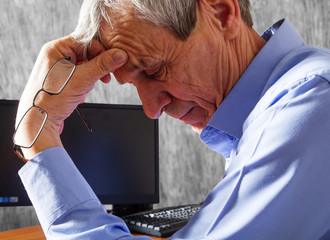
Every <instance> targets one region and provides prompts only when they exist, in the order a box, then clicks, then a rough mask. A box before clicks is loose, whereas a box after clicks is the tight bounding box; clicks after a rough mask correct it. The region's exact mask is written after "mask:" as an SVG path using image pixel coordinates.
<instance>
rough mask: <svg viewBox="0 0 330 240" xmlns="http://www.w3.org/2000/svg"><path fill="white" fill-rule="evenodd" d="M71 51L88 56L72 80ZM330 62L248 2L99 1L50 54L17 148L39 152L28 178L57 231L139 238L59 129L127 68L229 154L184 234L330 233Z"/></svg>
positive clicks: (45, 221) (25, 104)
mask: <svg viewBox="0 0 330 240" xmlns="http://www.w3.org/2000/svg"><path fill="white" fill-rule="evenodd" d="M65 56H70V57H71V62H73V63H76V64H77V66H76V69H75V71H74V73H73V75H72V76H71V74H72V72H73V71H72V70H73V68H74V67H75V65H73V64H70V61H69V60H68V59H63V57H65ZM59 59H61V60H60V62H59V63H58V62H57V63H56V64H55V66H56V70H57V69H58V70H59V71H58V72H57V71H56V74H55V76H54V75H52V74H50V75H49V76H48V77H47V84H46V83H45V84H42V82H43V79H44V77H45V75H46V74H47V72H48V71H49V69H50V68H51V66H52V65H53V64H54V63H55V62H56V61H57V60H59ZM86 60H88V61H86ZM82 62H83V63H82ZM55 66H54V69H55ZM329 66H330V53H329V51H328V50H326V49H322V48H315V47H306V46H304V42H303V41H302V39H301V38H300V37H299V35H298V34H297V33H296V32H295V31H294V30H293V28H292V27H291V26H290V24H289V23H288V22H287V21H286V20H282V21H279V22H278V23H276V24H275V25H273V26H272V27H271V28H270V29H269V30H268V31H266V32H265V34H264V35H263V36H262V37H260V36H259V35H258V34H257V33H256V32H255V31H254V30H253V28H252V20H251V16H250V13H249V1H248V0H185V1H181V0H176V1H175V0H159V1H157V0H155V1H146V0H134V1H133V0H123V1H111V0H103V1H102V0H86V1H85V2H84V4H83V6H82V10H81V15H80V19H79V23H78V26H77V28H76V31H75V32H74V34H73V36H68V37H65V38H63V39H59V40H56V41H54V42H51V43H48V44H46V45H45V46H44V48H43V49H42V51H41V53H40V54H39V57H38V59H37V62H36V64H35V67H34V69H33V71H32V74H31V77H30V79H29V82H28V85H27V87H26V90H25V91H24V93H23V96H22V98H21V101H20V105H19V109H18V114H17V125H18V129H17V132H16V136H15V139H16V140H15V141H17V142H20V141H23V142H25V143H30V144H25V145H28V146H26V147H25V146H23V144H17V145H19V146H23V147H19V146H16V147H15V151H16V152H17V153H18V154H19V155H20V156H21V157H22V158H24V160H26V161H28V162H27V163H26V165H25V166H24V167H23V168H22V169H21V170H20V176H21V178H22V181H23V183H24V185H25V187H26V189H27V191H28V193H29V196H30V198H31V201H32V203H33V204H34V207H35V209H36V211H37V214H38V217H39V219H40V222H41V224H42V227H43V229H44V231H45V234H46V235H47V237H48V238H54V239H62V238H63V239H121V238H122V239H129V238H133V237H132V236H131V235H130V233H129V231H128V230H127V227H126V226H125V224H124V223H123V222H122V221H121V220H120V219H119V218H117V217H115V216H111V215H108V214H107V213H106V211H105V210H104V208H103V207H102V206H101V204H100V202H99V201H98V200H97V199H96V197H95V195H94V193H93V192H92V190H91V189H90V188H89V186H88V185H87V183H86V182H85V181H84V179H83V178H82V177H81V175H80V174H79V173H78V171H77V169H76V168H75V167H74V166H73V164H72V162H71V159H70V157H69V156H68V155H67V153H66V152H65V150H64V149H63V147H62V144H61V141H60V137H59V135H60V132H61V129H62V127H63V121H64V119H65V118H66V117H68V116H69V115H70V114H71V112H72V111H73V110H74V109H75V108H76V106H77V105H78V104H79V103H81V102H83V101H84V99H85V97H86V95H87V93H88V92H89V91H90V90H91V89H92V88H93V85H94V83H95V82H96V81H97V80H98V79H101V80H102V81H103V82H108V81H109V80H110V78H109V72H113V73H114V75H115V76H116V79H117V80H118V81H119V82H120V83H123V84H126V83H130V84H133V85H134V86H135V87H136V89H137V91H138V93H139V96H140V98H141V101H142V103H143V108H144V111H145V113H146V114H147V115H148V116H149V117H150V118H158V117H159V116H160V115H161V114H162V113H163V112H165V113H166V114H169V115H170V116H172V117H174V118H178V119H179V120H181V121H182V122H184V123H187V124H190V125H191V126H192V127H193V129H194V130H195V131H197V132H200V134H201V139H202V140H203V141H204V142H205V143H206V144H207V145H208V146H209V147H210V148H211V149H213V150H215V151H217V152H219V153H221V154H223V155H224V156H225V157H226V158H227V170H226V174H225V176H224V178H223V180H222V181H221V182H220V183H219V184H218V185H217V186H216V187H215V188H214V190H213V191H212V192H211V193H210V195H209V196H208V197H207V199H206V200H205V201H204V204H203V206H202V207H201V210H200V211H199V212H198V213H197V214H196V215H195V216H194V217H193V218H192V219H191V220H190V222H189V223H188V224H187V225H186V226H185V227H184V228H183V229H182V230H180V231H179V232H177V233H176V234H175V235H174V236H173V237H172V238H173V239H328V237H329V234H330V231H329V230H330V206H329V202H330V191H329V190H328V184H329V182H330V174H329V172H330V157H329V156H330V148H329V145H330V134H329V132H330V111H328V109H329V106H330V85H329V81H330V67H329ZM70 77H71V78H70ZM58 79H62V80H61V81H60V83H58V81H59V80H58ZM67 79H70V80H69V81H66V80H67ZM48 85H49V86H48ZM57 85H58V86H57ZM41 89H42V90H41ZM31 106H34V107H32V110H29V111H28V113H26V112H27V109H28V108H29V107H31ZM46 113H47V114H48V118H45V117H44V116H45V114H46ZM22 119H23V120H22ZM38 121H39V122H40V123H39V124H38V123H37V122H38ZM42 122H44V126H43V128H42V129H41V131H39V130H40V126H41V125H42ZM36 136H37V138H36ZM21 150H22V152H21ZM29 159H30V160H29ZM141 238H143V239H145V238H147V237H141Z"/></svg>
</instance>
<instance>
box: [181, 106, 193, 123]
mask: <svg viewBox="0 0 330 240" xmlns="http://www.w3.org/2000/svg"><path fill="white" fill-rule="evenodd" d="M193 109H194V108H191V109H190V110H189V111H188V112H186V113H185V114H183V115H182V116H181V117H179V118H178V119H179V120H180V121H181V122H183V123H185V124H190V125H191V124H194V123H196V120H194V119H193V118H192V117H191V116H190V115H191V113H192V111H193Z"/></svg>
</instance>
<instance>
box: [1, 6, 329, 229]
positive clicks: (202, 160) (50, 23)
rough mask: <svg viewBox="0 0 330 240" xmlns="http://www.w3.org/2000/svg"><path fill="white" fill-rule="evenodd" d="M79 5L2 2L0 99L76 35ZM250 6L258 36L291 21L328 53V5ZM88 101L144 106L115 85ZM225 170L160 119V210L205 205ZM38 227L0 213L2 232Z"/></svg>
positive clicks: (18, 89)
mask: <svg viewBox="0 0 330 240" xmlns="http://www.w3.org/2000/svg"><path fill="white" fill-rule="evenodd" d="M81 2H82V0H53V1H45V0H1V1H0V99H19V97H20V95H21V93H22V91H23V88H24V85H25V83H26V81H27V79H28V76H29V74H30V72H31V70H32V67H33V64H34V62H35V60H36V57H37V55H38V52H39V50H40V48H41V46H42V45H43V43H45V42H47V41H50V40H53V39H56V38H59V37H61V36H65V35H67V34H69V33H70V32H72V31H73V29H74V27H75V25H76V23H77V18H78V14H79V8H80V5H81ZM251 5H252V13H253V17H254V21H255V29H256V30H257V31H258V32H259V33H262V32H263V31H264V30H266V29H267V28H268V27H269V26H270V25H271V24H272V23H273V22H275V21H277V20H279V19H281V18H283V17H287V18H288V19H289V20H290V22H291V23H292V25H293V26H295V27H296V29H297V30H298V32H299V33H300V34H301V35H302V36H303V38H304V39H305V40H306V42H307V43H308V44H312V45H321V46H325V47H328V48H330V36H329V35H330V32H329V29H330V15H329V14H328V13H329V9H330V2H329V1H328V0H295V1H294V0H277V1H271V0H268V1H265V0H251ZM87 101H88V102H98V103H122V104H140V101H139V99H138V96H137V94H136V91H135V89H134V88H132V87H130V86H119V85H118V84H117V83H116V82H115V81H112V82H111V83H110V84H108V85H104V84H101V83H100V84H97V85H96V87H95V89H94V90H93V91H92V92H91V94H90V96H89V97H88V100H87ZM1 114H3V113H0V116H1ZM0 166H1V158H0ZM223 166H224V160H223V158H222V157H221V156H219V155H218V154H216V153H214V152H212V151H210V150H209V149H207V148H206V147H205V146H204V144H203V143H201V142H200V140H199V136H198V135H196V134H195V133H193V132H192V131H191V129H190V127H189V126H185V125H183V124H182V123H180V122H179V121H176V120H173V119H171V118H169V117H167V116H162V117H161V118H160V204H159V205H158V206H160V207H161V206H169V205H175V204H184V203H196V202H201V201H203V199H204V198H205V196H206V195H207V194H208V192H209V191H210V190H211V189H212V188H213V187H214V186H215V185H216V184H217V183H218V182H219V180H220V179H221V177H222V175H223ZM37 224H38V220H37V218H36V215H35V213H34V210H33V208H32V207H12V208H0V231H4V230H8V229H13V228H19V227H24V226H31V225H37Z"/></svg>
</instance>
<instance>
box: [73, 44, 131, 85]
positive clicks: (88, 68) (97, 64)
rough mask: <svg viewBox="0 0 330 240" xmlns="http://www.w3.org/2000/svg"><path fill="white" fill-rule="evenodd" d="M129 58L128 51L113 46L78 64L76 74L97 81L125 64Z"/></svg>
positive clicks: (80, 77) (81, 77)
mask: <svg viewBox="0 0 330 240" xmlns="http://www.w3.org/2000/svg"><path fill="white" fill-rule="evenodd" d="M127 58H128V56H127V53H126V52H124V51H123V50H121V49H115V48H113V49H110V50H107V51H104V52H102V53H101V54H99V55H98V56H96V57H94V58H93V59H91V60H89V61H88V62H85V63H83V64H80V65H78V66H77V69H76V71H75V75H76V77H77V78H78V79H88V81H91V82H96V81H97V80H99V79H101V78H103V77H104V76H105V75H107V74H109V73H110V72H114V71H115V70H116V69H117V68H119V67H121V66H122V65H124V64H125V63H126V61H127Z"/></svg>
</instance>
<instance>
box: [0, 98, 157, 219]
mask: <svg viewBox="0 0 330 240" xmlns="http://www.w3.org/2000/svg"><path fill="white" fill-rule="evenodd" d="M17 105H18V101H16V100H0V116H1V117H0V127H1V137H0V159H1V161H0V162H1V167H0V206H28V205H31V202H30V200H29V199H28V197H27V194H26V192H25V189H24V187H23V185H22V183H21V180H20V178H19V176H18V174H17V172H18V170H19V169H20V168H21V167H22V166H23V163H22V161H21V160H20V159H19V158H18V157H17V156H16V155H15V154H14V153H13V151H12V135H13V132H14V123H15V115H16V110H17ZM79 108H80V110H81V112H82V113H83V115H84V116H85V117H86V119H87V121H88V122H89V124H90V125H91V127H92V130H93V131H92V133H89V132H88V131H87V128H86V127H85V126H84V124H83V122H82V121H81V119H80V118H79V116H78V114H77V113H75V112H74V113H72V115H71V116H70V117H69V118H68V119H66V120H65V125H64V130H63V133H62V134H61V139H62V142H63V145H64V147H65V149H66V150H67V152H68V153H69V155H70V156H71V158H72V159H73V161H74V163H75V164H76V166H77V168H78V169H79V171H80V172H81V173H82V175H83V176H84V177H85V179H86V180H87V182H88V183H89V184H90V185H91V187H92V189H93V190H94V192H95V193H96V195H97V196H98V198H99V199H100V201H101V202H102V204H105V205H108V204H111V205H114V206H117V207H118V208H116V209H120V210H124V211H126V210H127V209H128V211H137V210H144V209H145V208H149V207H150V205H151V204H153V203H158V202H159V166H158V161H159V159H158V121H157V120H152V119H149V118H147V117H146V116H145V114H144V112H143V109H142V107H141V106H137V105H113V104H91V103H84V104H81V105H80V106H79ZM131 206H134V207H133V209H131ZM120 214H122V213H119V212H118V215H120Z"/></svg>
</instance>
